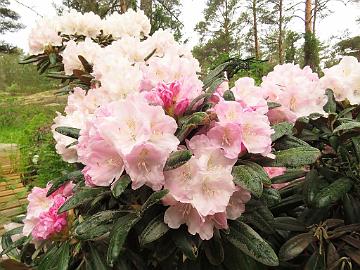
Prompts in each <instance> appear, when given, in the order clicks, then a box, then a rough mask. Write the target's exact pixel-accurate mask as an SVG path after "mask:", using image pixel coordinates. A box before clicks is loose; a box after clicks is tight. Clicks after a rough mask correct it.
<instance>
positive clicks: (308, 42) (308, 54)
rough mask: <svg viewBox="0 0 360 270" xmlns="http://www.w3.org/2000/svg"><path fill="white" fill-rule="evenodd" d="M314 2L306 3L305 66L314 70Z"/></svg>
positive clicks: (309, 0)
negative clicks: (312, 20)
mask: <svg viewBox="0 0 360 270" xmlns="http://www.w3.org/2000/svg"><path fill="white" fill-rule="evenodd" d="M311 19H312V0H306V1H305V43H304V66H310V67H311V68H312V69H314V65H313V61H312V60H313V59H312V58H313V53H314V52H313V50H314V48H313V46H312V40H313V36H312V23H311Z"/></svg>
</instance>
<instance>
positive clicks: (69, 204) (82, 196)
mask: <svg viewBox="0 0 360 270" xmlns="http://www.w3.org/2000/svg"><path fill="white" fill-rule="evenodd" d="M104 191H105V189H104V188H90V187H84V188H81V189H79V190H77V191H76V192H75V193H74V195H73V196H71V197H70V198H69V199H68V200H67V201H66V202H65V203H64V204H63V205H62V206H61V207H60V208H59V211H58V213H63V212H65V211H68V210H70V209H73V208H75V207H77V206H79V205H82V204H84V203H87V202H89V201H91V200H94V198H95V197H96V196H98V195H99V194H101V193H103V192H104Z"/></svg>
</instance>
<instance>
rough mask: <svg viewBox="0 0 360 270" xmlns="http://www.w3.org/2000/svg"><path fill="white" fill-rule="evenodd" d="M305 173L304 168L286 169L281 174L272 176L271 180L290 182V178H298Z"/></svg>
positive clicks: (273, 181) (275, 182)
mask: <svg viewBox="0 0 360 270" xmlns="http://www.w3.org/2000/svg"><path fill="white" fill-rule="evenodd" d="M305 175H306V171H304V170H296V169H295V170H294V169H287V170H286V172H285V173H284V174H283V175H279V176H276V177H274V178H272V179H271V182H272V183H274V184H278V183H285V182H290V181H292V180H295V179H299V178H301V177H303V176H305Z"/></svg>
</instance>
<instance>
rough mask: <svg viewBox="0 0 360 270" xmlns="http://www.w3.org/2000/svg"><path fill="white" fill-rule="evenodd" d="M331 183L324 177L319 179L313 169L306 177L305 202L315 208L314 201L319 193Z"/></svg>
mask: <svg viewBox="0 0 360 270" xmlns="http://www.w3.org/2000/svg"><path fill="white" fill-rule="evenodd" d="M328 185H329V183H328V182H327V181H326V180H325V179H324V178H322V177H319V174H318V172H317V171H316V170H315V169H313V170H311V171H310V172H309V173H308V174H307V175H306V177H305V185H304V189H303V194H304V200H305V202H306V203H307V204H308V205H310V206H313V205H314V199H315V197H316V195H317V194H318V193H319V191H320V190H321V189H322V188H324V187H326V186H328Z"/></svg>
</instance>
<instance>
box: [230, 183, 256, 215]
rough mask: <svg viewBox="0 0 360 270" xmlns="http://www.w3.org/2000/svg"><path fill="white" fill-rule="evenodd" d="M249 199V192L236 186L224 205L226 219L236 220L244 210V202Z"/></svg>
mask: <svg viewBox="0 0 360 270" xmlns="http://www.w3.org/2000/svg"><path fill="white" fill-rule="evenodd" d="M250 199H251V195H250V192H249V191H247V190H246V189H243V188H242V187H239V186H237V187H236V191H235V192H234V193H233V194H232V196H231V198H230V201H229V204H228V206H227V207H226V216H227V218H228V219H232V220H236V219H238V218H239V217H240V216H241V214H242V213H244V212H245V204H246V203H247V202H248V201H249V200H250Z"/></svg>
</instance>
